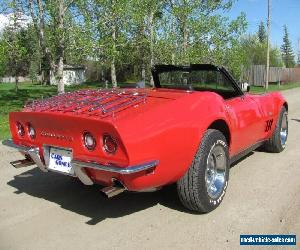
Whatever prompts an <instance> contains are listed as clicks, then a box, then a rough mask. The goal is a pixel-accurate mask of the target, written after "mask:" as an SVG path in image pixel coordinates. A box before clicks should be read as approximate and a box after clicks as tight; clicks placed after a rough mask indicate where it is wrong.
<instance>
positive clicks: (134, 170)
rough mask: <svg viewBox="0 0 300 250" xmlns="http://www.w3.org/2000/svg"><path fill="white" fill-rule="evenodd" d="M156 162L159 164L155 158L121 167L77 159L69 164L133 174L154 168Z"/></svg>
mask: <svg viewBox="0 0 300 250" xmlns="http://www.w3.org/2000/svg"><path fill="white" fill-rule="evenodd" d="M158 164H159V161H158V160H155V161H150V162H147V163H144V164H139V165H135V166H128V167H125V168H122V167H117V166H111V165H109V166H105V165H101V164H98V163H94V162H83V161H79V160H72V161H71V165H72V166H75V167H78V168H93V169H97V170H102V171H106V172H112V173H118V174H124V175H127V174H134V173H138V172H141V171H145V170H148V169H151V168H154V167H155V166H157V165H158Z"/></svg>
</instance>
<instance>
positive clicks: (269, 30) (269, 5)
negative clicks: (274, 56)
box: [265, 0, 272, 91]
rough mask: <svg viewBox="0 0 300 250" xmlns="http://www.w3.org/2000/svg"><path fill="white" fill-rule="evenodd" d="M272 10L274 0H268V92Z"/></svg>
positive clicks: (266, 87) (266, 86)
mask: <svg viewBox="0 0 300 250" xmlns="http://www.w3.org/2000/svg"><path fill="white" fill-rule="evenodd" d="M271 9H272V0H268V22H267V26H268V38H267V73H266V85H265V90H266V91H267V90H268V87H269V69H270V32H271Z"/></svg>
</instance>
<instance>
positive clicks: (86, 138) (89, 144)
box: [83, 132, 96, 150]
mask: <svg viewBox="0 0 300 250" xmlns="http://www.w3.org/2000/svg"><path fill="white" fill-rule="evenodd" d="M83 142H84V146H85V147H86V148H87V149H88V150H94V149H95V147H96V140H95V138H94V136H93V135H92V134H91V133H89V132H85V133H84V134H83Z"/></svg>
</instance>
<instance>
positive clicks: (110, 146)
mask: <svg viewBox="0 0 300 250" xmlns="http://www.w3.org/2000/svg"><path fill="white" fill-rule="evenodd" d="M117 148H118V144H117V141H116V140H115V139H114V138H113V137H112V136H111V135H108V134H105V135H103V149H104V151H105V152H106V153H109V154H114V153H115V152H116V151H117Z"/></svg>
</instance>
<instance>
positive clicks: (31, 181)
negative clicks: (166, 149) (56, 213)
mask: <svg viewBox="0 0 300 250" xmlns="http://www.w3.org/2000/svg"><path fill="white" fill-rule="evenodd" d="M7 184H8V185H10V186H11V187H14V188H15V189H17V190H16V191H15V194H21V193H26V194H28V195H31V196H33V197H37V198H40V199H45V200H47V201H50V202H54V203H56V204H58V205H59V206H60V207H62V208H64V209H66V210H69V211H72V212H74V213H77V214H80V215H83V216H86V217H88V218H90V220H88V221H87V222H86V223H87V224H88V225H96V224H97V223H99V222H101V221H103V220H105V219H106V218H118V217H123V216H126V215H129V214H132V213H136V212H139V211H142V210H144V209H147V208H150V207H153V206H156V205H157V204H161V205H162V206H165V207H168V208H171V209H175V210H178V211H182V212H187V210H185V209H184V207H183V206H182V205H181V204H180V201H179V199H178V197H177V193H176V186H174V185H171V186H167V187H165V188H163V189H162V190H160V191H157V192H150V193H134V192H124V193H122V194H120V195H118V196H116V197H113V198H111V199H108V198H106V197H104V196H103V195H102V193H101V192H100V189H101V186H98V185H93V186H85V185H83V184H82V183H81V182H80V181H79V180H77V179H75V178H72V177H68V176H64V175H59V174H56V173H51V172H49V173H43V172H41V171H40V170H39V169H37V168H34V169H31V170H28V171H26V172H24V173H22V174H20V175H17V176H15V177H14V179H13V180H11V181H9V182H8V183H7Z"/></svg>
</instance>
